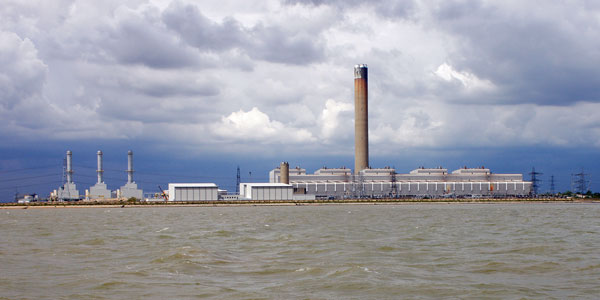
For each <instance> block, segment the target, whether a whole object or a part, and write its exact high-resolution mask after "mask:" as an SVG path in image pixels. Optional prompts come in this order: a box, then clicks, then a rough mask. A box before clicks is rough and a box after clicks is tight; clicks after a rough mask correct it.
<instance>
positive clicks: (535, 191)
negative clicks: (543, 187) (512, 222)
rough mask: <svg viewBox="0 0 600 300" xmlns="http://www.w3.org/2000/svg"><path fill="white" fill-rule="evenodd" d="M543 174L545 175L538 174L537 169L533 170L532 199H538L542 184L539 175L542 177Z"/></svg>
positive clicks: (531, 173)
mask: <svg viewBox="0 0 600 300" xmlns="http://www.w3.org/2000/svg"><path fill="white" fill-rule="evenodd" d="M542 174H543V173H540V172H536V171H535V167H533V168H531V172H530V173H529V175H531V196H532V197H537V195H538V189H539V187H540V182H541V180H540V179H539V178H538V175H542Z"/></svg>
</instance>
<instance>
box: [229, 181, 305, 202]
mask: <svg viewBox="0 0 600 300" xmlns="http://www.w3.org/2000/svg"><path fill="white" fill-rule="evenodd" d="M293 194H294V188H293V187H292V185H291V184H283V183H240V198H242V199H249V200H292V199H293Z"/></svg>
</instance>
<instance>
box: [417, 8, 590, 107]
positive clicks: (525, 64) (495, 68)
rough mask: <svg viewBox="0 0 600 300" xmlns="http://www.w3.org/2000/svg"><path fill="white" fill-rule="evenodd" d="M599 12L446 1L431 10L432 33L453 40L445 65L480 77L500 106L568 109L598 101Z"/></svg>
mask: <svg viewBox="0 0 600 300" xmlns="http://www.w3.org/2000/svg"><path fill="white" fill-rule="evenodd" d="M599 8H600V7H598V5H594V4H591V3H590V2H585V1H575V2H572V3H570V4H569V5H568V6H566V4H564V3H558V2H557V3H551V4H548V5H544V6H543V7H539V6H538V5H537V4H535V3H522V2H515V1H504V2H486V3H484V2H479V1H445V2H444V3H443V4H440V5H439V6H432V7H431V8H430V9H429V11H430V12H431V19H430V21H429V22H431V23H429V22H428V23H429V24H430V26H431V27H433V28H436V29H437V30H442V31H444V32H446V33H447V34H449V35H451V36H452V37H453V39H454V40H455V41H456V43H455V45H456V48H455V49H453V51H451V52H450V53H449V58H448V59H449V62H450V64H451V65H452V66H453V67H455V68H457V69H460V70H467V71H468V72H469V73H471V74H474V75H475V76H477V77H480V78H486V79H488V80H490V81H492V82H494V84H496V85H497V86H499V87H500V88H501V89H500V90H499V91H498V92H499V93H500V95H499V96H500V97H498V98H500V99H502V102H505V103H523V102H526V103H537V104H541V105H570V104H573V103H575V102H577V101H592V102H596V101H600V90H599V89H597V86H598V85H599V84H600V79H599V78H600V77H599V75H600V70H598V69H597V68H594V67H592V65H590V62H592V61H598V59H599V58H600V54H599V53H598V52H597V51H593V50H592V49H597V48H598V47H600V42H599V41H598V40H597V39H594V38H591V37H592V36H595V35H597V34H599V33H600V24H599V23H598V22H589V20H592V19H594V18H595V16H596V15H597V14H598V12H599V11H600V10H599Z"/></svg>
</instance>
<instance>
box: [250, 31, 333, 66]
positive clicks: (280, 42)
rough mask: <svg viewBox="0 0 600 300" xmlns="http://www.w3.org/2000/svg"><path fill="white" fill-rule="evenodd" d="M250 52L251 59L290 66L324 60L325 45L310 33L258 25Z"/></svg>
mask: <svg viewBox="0 0 600 300" xmlns="http://www.w3.org/2000/svg"><path fill="white" fill-rule="evenodd" d="M252 36H253V39H252V41H251V44H250V47H249V49H248V52H249V54H250V56H251V57H255V58H258V59H262V60H266V61H270V62H277V63H289V64H298V65H302V64H308V63H312V62H316V61H320V60H322V59H323V58H324V51H325V50H324V45H323V42H322V41H321V40H320V38H319V37H318V36H314V35H311V33H308V32H291V31H286V30H283V29H281V28H279V27H266V26H262V25H258V26H256V27H254V28H253V29H252Z"/></svg>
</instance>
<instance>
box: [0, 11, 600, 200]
mask: <svg viewBox="0 0 600 300" xmlns="http://www.w3.org/2000/svg"><path fill="white" fill-rule="evenodd" d="M598 36H600V3H599V2H597V1H586V0H580V1H577V0H574V1H512V0H505V1H470V0H446V1H432V0H423V1H417V0H415V1H410V0H406V1H390V0H375V1H355V0H345V1H343V0H339V1H336V0H331V1H328V0H265V1H241V0H235V1H234V0H218V1H212V0H203V1H185V0H174V1H159V0H131V1H129V0H119V1H116V0H107V1H91V0H87V1H79V0H53V1H45V0H37V1H36V0H26V1H24V0H18V1H13V0H0V120H1V121H0V140H1V141H2V143H0V201H7V200H12V199H14V195H15V193H17V192H18V193H38V194H40V195H42V196H45V195H47V194H48V193H49V192H50V191H51V190H53V189H56V188H58V186H60V184H61V182H62V180H63V173H62V172H63V160H64V157H65V152H66V151H67V150H71V151H73V169H74V171H75V173H74V181H75V183H76V184H77V185H78V189H79V190H80V191H82V192H83V191H84V190H85V189H87V188H89V186H91V185H93V184H94V183H95V182H96V172H95V169H96V151H98V150H102V151H103V152H104V164H105V170H106V174H105V177H106V183H107V184H108V186H109V188H111V189H116V188H118V187H119V186H121V185H123V184H124V183H125V181H126V178H127V177H126V173H125V172H124V170H125V169H126V167H127V151H128V150H132V151H133V152H134V168H135V169H136V174H135V175H134V179H135V180H136V182H137V183H138V185H140V186H141V187H142V188H143V189H144V191H145V192H157V191H158V187H157V186H158V185H162V187H163V188H166V185H167V184H168V183H169V182H215V183H217V184H219V185H220V186H221V187H222V188H225V189H228V190H229V191H235V181H236V169H237V167H238V166H239V167H240V170H241V177H242V181H267V180H268V171H269V170H271V169H273V168H275V167H277V166H278V165H279V163H280V162H281V161H288V162H290V165H291V166H292V167H294V166H301V167H304V168H306V169H307V171H308V172H314V171H315V170H316V169H318V168H320V167H322V166H327V167H341V166H347V167H350V168H351V167H353V165H354V157H353V155H354V135H353V132H354V125H353V124H354V113H353V105H354V104H353V103H354V102H353V93H354V90H353V67H354V65H355V64H367V65H368V67H369V146H370V163H371V166H372V167H384V166H392V167H395V168H396V170H397V172H399V173H406V172H409V171H410V170H412V169H415V168H417V167H420V166H425V167H438V166H443V167H445V168H447V169H449V170H450V171H452V170H454V169H458V168H461V167H463V166H467V167H479V166H485V167H489V168H490V169H491V171H492V172H494V173H521V174H524V178H525V179H529V178H530V176H529V174H528V173H529V172H531V170H532V168H533V167H535V170H536V171H538V172H540V173H543V174H541V175H539V176H538V177H539V178H541V180H542V182H541V188H540V190H541V191H547V190H549V189H550V181H551V179H550V178H551V176H554V178H555V186H556V190H557V191H565V190H570V189H572V186H571V179H572V174H574V173H581V172H582V170H583V172H584V173H585V174H587V176H586V178H587V179H589V180H590V181H589V183H590V188H591V189H592V190H593V191H599V190H600V172H599V168H600V155H599V151H598V150H600V68H598V62H600V39H598V38H597V37H598Z"/></svg>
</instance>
